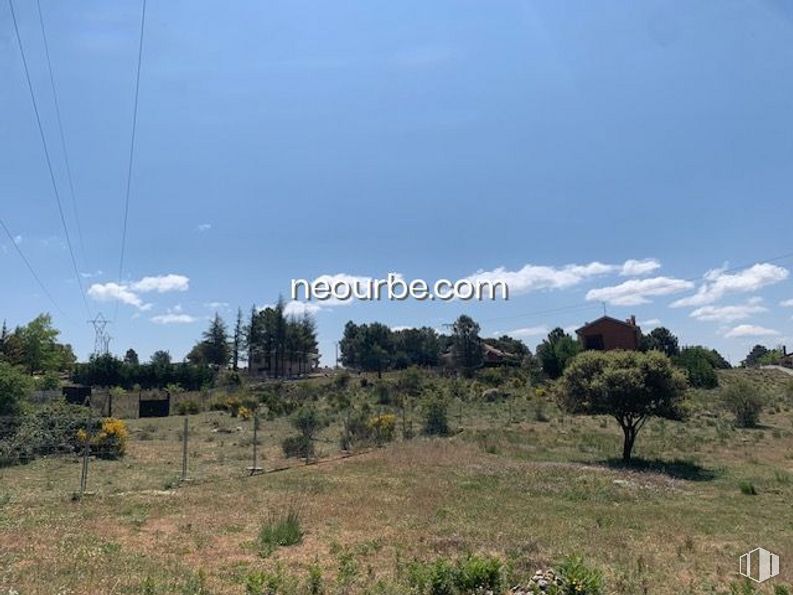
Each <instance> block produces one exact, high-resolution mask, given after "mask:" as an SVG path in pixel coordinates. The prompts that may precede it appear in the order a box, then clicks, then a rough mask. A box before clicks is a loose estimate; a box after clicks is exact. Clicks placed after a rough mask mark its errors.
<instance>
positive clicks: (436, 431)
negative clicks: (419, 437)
mask: <svg viewBox="0 0 793 595" xmlns="http://www.w3.org/2000/svg"><path fill="white" fill-rule="evenodd" d="M424 433H425V434H427V435H428V436H448V435H449V417H448V404H447V403H446V401H445V400H444V399H441V398H440V397H432V398H430V399H429V400H427V402H426V403H425V404H424Z"/></svg>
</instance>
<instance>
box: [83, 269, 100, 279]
mask: <svg viewBox="0 0 793 595" xmlns="http://www.w3.org/2000/svg"><path fill="white" fill-rule="evenodd" d="M80 276H81V277H82V278H83V279H93V278H94V277H101V276H102V271H100V270H98V271H96V272H95V273H80Z"/></svg>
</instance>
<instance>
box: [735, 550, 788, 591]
mask: <svg viewBox="0 0 793 595" xmlns="http://www.w3.org/2000/svg"><path fill="white" fill-rule="evenodd" d="M740 572H741V574H742V575H743V576H745V577H746V578H749V579H752V580H753V581H754V582H756V583H762V582H765V581H767V580H768V579H770V578H773V577H775V576H776V575H778V574H779V556H777V555H776V554H772V553H771V552H769V551H768V550H766V549H763V548H761V547H759V548H757V549H754V550H752V551H751V552H747V553H745V554H744V555H743V556H741V570H740Z"/></svg>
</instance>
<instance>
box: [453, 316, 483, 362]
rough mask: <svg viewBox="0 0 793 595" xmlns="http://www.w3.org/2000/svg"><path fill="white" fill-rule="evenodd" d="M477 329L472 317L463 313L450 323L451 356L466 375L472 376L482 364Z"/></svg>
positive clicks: (480, 341)
mask: <svg viewBox="0 0 793 595" xmlns="http://www.w3.org/2000/svg"><path fill="white" fill-rule="evenodd" d="M479 330H480V329H479V325H478V324H477V323H476V322H474V319H473V318H471V317H470V316H466V315H465V314H463V315H461V316H460V317H459V318H458V319H457V320H455V321H454V324H453V325H452V357H453V358H454V364H455V366H456V367H457V368H459V369H460V370H462V372H463V375H464V376H466V377H471V376H473V373H474V371H475V370H476V369H477V368H480V367H481V366H482V339H481V338H480V337H479Z"/></svg>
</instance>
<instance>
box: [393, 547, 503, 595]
mask: <svg viewBox="0 0 793 595" xmlns="http://www.w3.org/2000/svg"><path fill="white" fill-rule="evenodd" d="M407 581H408V584H409V586H410V587H411V590H412V592H415V593H428V594H430V595H457V594H461V595H462V594H468V593H488V592H491V593H500V592H501V591H502V584H503V565H502V563H501V561H500V560H499V559H498V558H493V557H490V556H484V557H482V556H468V557H467V558H463V559H461V560H458V561H457V562H456V563H452V562H451V561H449V560H447V559H445V558H438V559H437V560H435V561H433V562H430V563H425V562H413V563H412V564H411V565H410V566H409V567H408V576H407Z"/></svg>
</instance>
